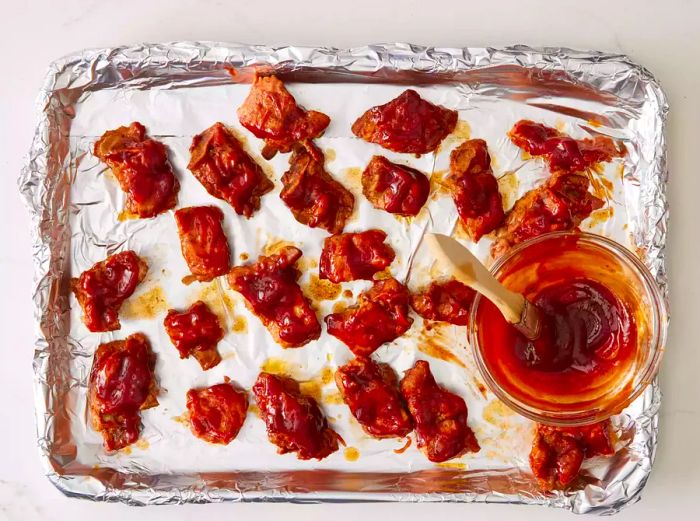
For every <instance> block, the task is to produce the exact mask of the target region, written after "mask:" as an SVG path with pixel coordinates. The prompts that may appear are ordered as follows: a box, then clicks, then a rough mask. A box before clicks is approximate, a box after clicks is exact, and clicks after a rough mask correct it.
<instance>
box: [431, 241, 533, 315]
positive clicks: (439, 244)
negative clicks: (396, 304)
mask: <svg viewBox="0 0 700 521" xmlns="http://www.w3.org/2000/svg"><path fill="white" fill-rule="evenodd" d="M425 239H426V241H427V243H428V245H429V247H430V249H431V251H432V252H433V254H434V255H435V257H436V258H437V259H438V260H439V261H440V262H441V263H442V264H445V265H446V266H448V267H449V268H451V270H452V274H453V275H454V277H455V278H456V279H457V280H458V281H460V282H461V283H462V284H466V285H467V286H469V287H470V288H472V289H473V290H475V291H477V292H478V293H481V294H482V295H483V296H484V297H486V298H487V299H489V300H490V301H491V302H493V303H494V305H495V306H496V307H497V308H498V309H499V310H500V312H501V313H502V314H503V316H504V317H505V319H506V320H507V321H508V322H510V323H511V324H519V323H520V322H521V320H522V318H523V310H524V308H525V298H524V297H523V296H522V295H520V294H519V293H514V292H512V291H510V290H509V289H508V288H506V287H505V286H504V285H503V284H501V283H500V282H499V281H498V280H497V279H496V277H494V276H493V275H492V274H491V272H490V271H489V270H487V269H486V266H484V265H483V264H482V263H481V261H479V259H477V258H476V257H475V256H474V254H473V253H472V252H470V251H469V250H468V249H467V248H465V247H464V246H462V245H461V244H460V243H459V242H457V241H456V240H454V239H453V238H452V237H448V236H447V235H442V234H439V233H429V234H426V235H425Z"/></svg>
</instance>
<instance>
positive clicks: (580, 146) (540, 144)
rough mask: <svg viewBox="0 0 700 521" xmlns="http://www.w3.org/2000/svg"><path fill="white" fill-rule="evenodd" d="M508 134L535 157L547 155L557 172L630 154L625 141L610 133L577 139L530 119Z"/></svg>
mask: <svg viewBox="0 0 700 521" xmlns="http://www.w3.org/2000/svg"><path fill="white" fill-rule="evenodd" d="M508 136H509V137H510V140H511V141H512V142H513V144H515V146H517V147H519V148H521V149H523V150H524V151H525V152H527V153H528V154H530V155H531V156H535V157H543V158H544V159H545V161H547V163H548V164H549V168H550V170H551V171H552V172H554V173H557V172H569V173H572V172H582V171H583V170H586V169H587V168H591V167H592V166H594V165H595V164H596V163H603V162H609V161H612V159H613V158H616V157H623V156H624V155H625V153H626V150H625V146H624V145H623V144H622V143H616V142H615V141H613V140H612V139H610V138H609V137H607V136H597V137H595V138H593V139H573V138H571V137H569V136H567V135H566V134H562V133H561V132H559V131H558V130H557V129H555V128H551V127H547V126H545V125H542V124H541V123H535V122H534V121H530V120H527V119H523V120H520V121H518V122H517V123H516V124H515V125H514V126H513V128H512V129H511V130H510V132H509V133H508Z"/></svg>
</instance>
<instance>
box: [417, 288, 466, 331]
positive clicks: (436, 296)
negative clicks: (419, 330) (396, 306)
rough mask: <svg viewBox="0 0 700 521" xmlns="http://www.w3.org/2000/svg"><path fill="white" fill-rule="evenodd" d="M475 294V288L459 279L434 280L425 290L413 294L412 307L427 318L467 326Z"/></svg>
mask: <svg viewBox="0 0 700 521" xmlns="http://www.w3.org/2000/svg"><path fill="white" fill-rule="evenodd" d="M474 296H475V292H474V290H473V289H471V288H470V287H469V286H465V285H464V284H462V283H461V282H459V281H458V280H455V279H451V280H448V281H446V282H432V283H431V284H430V286H428V287H427V288H426V289H425V290H423V291H421V292H420V293H416V294H413V295H411V307H412V308H413V310H414V311H415V312H416V313H418V314H419V315H420V316H421V317H423V318H425V319H427V320H437V321H441V322H449V323H450V324H454V325H456V326H466V325H467V324H469V310H470V308H471V305H472V302H473V301H474Z"/></svg>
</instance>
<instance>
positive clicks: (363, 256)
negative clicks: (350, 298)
mask: <svg viewBox="0 0 700 521" xmlns="http://www.w3.org/2000/svg"><path fill="white" fill-rule="evenodd" d="M385 239H386V233H384V232H383V231H381V230H367V231H366V232H359V233H341V234H338V235H331V236H330V237H327V238H326V240H325V241H323V251H322V252H321V260H320V263H319V268H318V271H319V278H321V279H328V280H330V281H331V282H334V283H336V284H337V283H339V282H346V281H350V280H358V279H365V280H371V279H372V276H373V275H374V274H375V273H377V272H379V271H382V270H383V269H384V268H386V267H387V266H389V265H390V264H391V262H392V261H393V260H394V257H396V254H395V253H394V250H393V249H392V248H391V246H389V245H387V244H384V240H385Z"/></svg>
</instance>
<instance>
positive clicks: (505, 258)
mask: <svg viewBox="0 0 700 521" xmlns="http://www.w3.org/2000/svg"><path fill="white" fill-rule="evenodd" d="M565 237H576V238H577V239H578V240H582V241H587V242H589V243H593V244H594V245H596V246H600V247H602V248H605V249H607V250H609V251H611V252H612V253H613V255H615V257H616V258H618V259H619V260H620V261H621V262H623V263H624V264H626V265H627V266H628V267H629V268H631V269H632V270H633V271H634V272H636V273H637V275H638V276H639V278H640V280H641V281H642V284H643V286H644V291H645V292H646V293H647V294H648V295H649V297H650V300H651V313H650V323H651V330H652V334H651V338H650V341H649V348H650V349H652V350H653V352H652V353H651V354H650V356H649V357H648V359H647V360H646V363H645V364H644V366H643V367H642V374H641V376H640V377H639V378H637V379H636V380H637V383H636V385H635V386H634V387H632V388H630V390H629V393H625V394H624V395H620V396H619V397H618V399H617V400H611V401H610V402H608V403H609V405H608V406H606V407H605V408H603V409H601V408H592V409H582V410H573V411H565V412H560V413H555V412H552V411H543V410H541V409H539V408H537V407H534V406H532V405H528V404H526V403H524V402H522V401H520V400H518V399H517V398H515V397H513V396H511V395H510V394H509V393H508V392H506V391H505V390H504V389H503V388H502V387H501V386H500V385H498V383H497V382H496V381H495V379H494V378H493V377H492V376H491V374H490V372H489V370H488V368H487V367H486V363H485V362H484V360H483V358H482V356H481V349H480V348H479V339H478V328H477V326H476V316H477V312H478V310H479V303H480V302H481V298H482V297H481V295H480V294H478V293H477V294H476V298H475V299H474V301H473V303H472V306H471V310H470V313H469V328H468V340H469V345H470V346H471V350H472V354H473V355H474V360H475V361H476V365H477V367H478V369H479V373H480V374H481V377H482V378H483V379H484V381H485V383H486V385H487V386H488V387H489V389H490V390H491V392H493V393H494V394H495V395H496V396H497V397H498V398H499V399H500V400H501V401H502V402H504V403H505V404H506V405H507V406H508V407H510V408H511V409H513V410H514V411H515V412H517V413H518V414H521V415H522V416H525V417H526V418H529V419H531V420H534V421H536V422H538V423H544V424H548V425H555V426H559V427H575V426H580V425H589V424H591V423H596V422H599V421H603V420H605V419H607V418H609V417H610V416H613V415H615V414H618V413H620V412H621V411H622V410H623V409H624V408H625V407H627V406H628V405H629V404H631V403H632V402H633V401H634V400H635V399H636V398H637V397H638V396H639V395H640V394H642V392H643V391H644V389H646V387H647V386H648V385H649V384H650V383H651V382H652V381H653V380H654V377H655V376H656V374H657V372H658V370H659V366H660V364H661V358H662V356H663V352H664V349H665V345H666V335H667V330H668V312H667V309H666V301H665V299H664V296H663V294H662V293H661V290H660V288H659V286H658V284H657V283H656V280H655V279H654V277H653V275H652V274H651V272H650V271H649V270H648V269H647V267H646V266H645V265H644V263H643V262H642V261H641V260H640V259H639V258H638V257H637V256H636V255H634V254H633V253H632V252H631V251H630V250H628V249H627V248H625V247H624V246H622V245H621V244H619V243H617V242H616V241H614V240H612V239H609V238H607V237H604V236H602V235H597V234H593V233H588V232H581V231H560V232H549V233H545V234H542V235H540V236H538V237H535V238H532V239H528V240H527V241H524V242H522V243H520V244H518V245H517V246H515V247H514V248H512V249H511V250H510V251H509V252H507V253H506V254H505V255H502V256H501V257H499V258H498V259H497V260H496V262H495V263H494V264H493V266H492V267H491V270H490V271H491V273H492V274H493V275H494V276H496V278H498V277H497V274H498V272H499V270H500V269H501V268H503V267H504V266H505V265H506V264H507V263H508V262H509V261H511V260H512V259H514V258H515V257H516V256H517V255H518V254H520V252H522V251H523V250H524V249H526V248H529V247H530V246H532V245H533V244H538V243H540V242H543V241H547V240H553V239H556V238H565Z"/></svg>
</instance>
